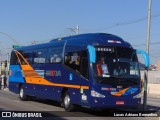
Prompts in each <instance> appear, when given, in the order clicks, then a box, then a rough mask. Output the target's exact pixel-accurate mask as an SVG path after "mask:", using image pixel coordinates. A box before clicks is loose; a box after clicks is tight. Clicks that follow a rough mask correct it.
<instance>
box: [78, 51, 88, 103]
mask: <svg viewBox="0 0 160 120" xmlns="http://www.w3.org/2000/svg"><path fill="white" fill-rule="evenodd" d="M80 66H81V67H80V73H81V88H80V99H81V105H82V106H89V96H90V92H89V69H88V68H89V65H88V57H87V51H82V52H81V64H80Z"/></svg>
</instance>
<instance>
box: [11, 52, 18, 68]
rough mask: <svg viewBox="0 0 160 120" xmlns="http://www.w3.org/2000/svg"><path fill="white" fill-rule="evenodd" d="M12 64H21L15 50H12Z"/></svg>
mask: <svg viewBox="0 0 160 120" xmlns="http://www.w3.org/2000/svg"><path fill="white" fill-rule="evenodd" d="M10 61H11V63H10V64H11V65H17V64H19V63H18V58H17V56H16V54H15V52H14V51H12V53H11V60H10Z"/></svg>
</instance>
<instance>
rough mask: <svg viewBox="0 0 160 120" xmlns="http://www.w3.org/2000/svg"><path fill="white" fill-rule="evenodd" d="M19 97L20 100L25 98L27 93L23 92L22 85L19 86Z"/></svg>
mask: <svg viewBox="0 0 160 120" xmlns="http://www.w3.org/2000/svg"><path fill="white" fill-rule="evenodd" d="M19 98H20V99H21V100H22V101H25V100H27V95H25V94H24V88H23V85H22V86H21V87H20V89H19Z"/></svg>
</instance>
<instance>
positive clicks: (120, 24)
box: [82, 13, 160, 31]
mask: <svg viewBox="0 0 160 120" xmlns="http://www.w3.org/2000/svg"><path fill="white" fill-rule="evenodd" d="M151 17H152V18H156V17H160V13H159V14H156V15H152V16H151ZM147 18H148V17H147V16H146V17H143V18H139V19H135V20H130V21H127V22H120V23H115V24H113V25H111V26H107V27H101V28H95V30H94V31H103V30H107V29H111V28H114V27H119V26H123V25H129V24H134V23H138V22H141V21H144V20H146V19H147ZM89 29H91V28H89ZM83 30H85V29H82V31H83ZM92 30H93V29H92Z"/></svg>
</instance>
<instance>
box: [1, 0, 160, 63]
mask: <svg viewBox="0 0 160 120" xmlns="http://www.w3.org/2000/svg"><path fill="white" fill-rule="evenodd" d="M159 6H160V0H152V9H151V14H152V17H151V36H150V49H149V50H150V52H149V54H150V61H151V63H152V64H157V62H158V60H160V47H159V46H160V32H159V28H160V9H159V8H160V7H159ZM147 15H148V0H0V50H1V55H2V56H4V58H5V55H6V53H7V52H9V51H10V48H12V45H15V44H19V45H22V46H25V45H31V44H33V43H42V42H48V41H50V40H51V39H54V38H59V37H64V36H67V35H69V34H75V33H74V32H73V31H71V30H70V29H69V28H72V29H74V28H76V26H77V25H78V26H79V34H83V33H110V34H114V35H117V36H120V37H121V38H123V39H124V40H125V41H128V42H129V43H131V45H132V46H133V47H134V48H135V49H142V50H146V45H145V44H146V34H147Z"/></svg>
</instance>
